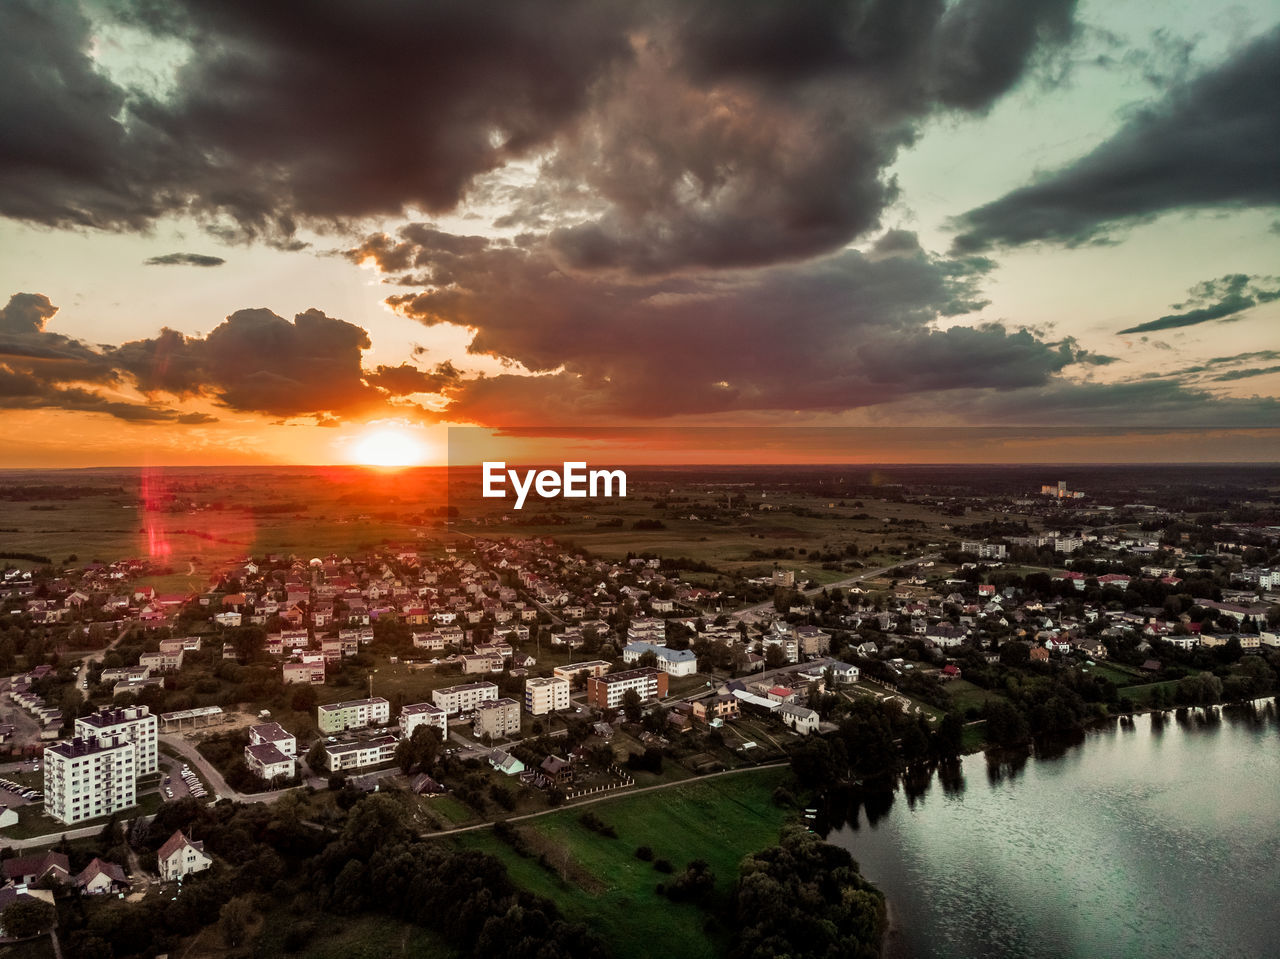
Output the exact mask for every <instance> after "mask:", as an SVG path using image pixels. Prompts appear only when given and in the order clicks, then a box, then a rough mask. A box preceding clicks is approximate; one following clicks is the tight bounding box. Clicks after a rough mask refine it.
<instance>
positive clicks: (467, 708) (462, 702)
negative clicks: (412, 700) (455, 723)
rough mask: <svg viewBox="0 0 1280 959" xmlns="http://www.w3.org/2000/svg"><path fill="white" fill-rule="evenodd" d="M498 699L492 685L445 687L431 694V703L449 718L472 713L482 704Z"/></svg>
mask: <svg viewBox="0 0 1280 959" xmlns="http://www.w3.org/2000/svg"><path fill="white" fill-rule="evenodd" d="M497 698H498V687H497V686H495V685H494V684H493V683H483V682H482V683H463V684H462V685H460V686H446V687H445V688H444V689H437V690H435V691H434V692H432V694H431V701H432V702H433V703H435V704H436V705H437V706H438V707H440V708H441V709H443V710H444V711H445V712H446V713H448V714H449V715H450V716H456V715H458V714H459V713H469V712H474V710H475V708H476V707H477V706H479V705H480V704H481V703H483V702H489V701H491V700H494V699H497Z"/></svg>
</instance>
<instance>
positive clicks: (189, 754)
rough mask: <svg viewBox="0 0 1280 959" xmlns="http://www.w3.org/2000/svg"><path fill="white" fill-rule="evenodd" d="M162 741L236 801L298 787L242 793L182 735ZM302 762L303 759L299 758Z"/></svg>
mask: <svg viewBox="0 0 1280 959" xmlns="http://www.w3.org/2000/svg"><path fill="white" fill-rule="evenodd" d="M160 741H161V742H162V743H165V744H166V745H168V746H170V747H171V748H172V749H174V750H176V751H177V752H179V753H181V754H182V756H183V758H184V759H186V760H187V761H188V763H190V765H191V766H193V767H194V768H195V769H196V771H197V772H199V773H200V776H201V778H202V779H204V781H205V782H207V783H208V784H209V786H210V787H211V788H212V789H213V791H214V792H215V793H216V794H217V795H218V796H219V797H220V798H223V799H230V800H233V801H235V802H244V803H249V802H272V801H273V800H276V799H279V798H280V797H281V796H283V795H284V794H285V793H287V792H289V791H290V790H293V789H296V788H297V787H296V786H289V787H287V788H285V789H272V790H271V791H269V792H263V793H242V792H240V791H239V790H236V789H232V788H231V787H230V786H228V785H227V781H226V780H225V779H223V778H222V773H220V772H218V770H217V769H216V768H214V765H213V763H211V762H209V760H207V759H205V758H204V757H203V756H202V755H200V750H198V749H196V747H195V746H193V745H191V743H189V742H187V741H186V740H185V739H183V738H182V737H181V736H173V735H167V736H161V737H160ZM299 762H301V760H299ZM307 785H309V786H315V787H316V788H317V789H323V788H324V787H325V786H326V785H327V781H326V780H324V779H321V778H319V777H315V778H312V779H310V780H308V781H307Z"/></svg>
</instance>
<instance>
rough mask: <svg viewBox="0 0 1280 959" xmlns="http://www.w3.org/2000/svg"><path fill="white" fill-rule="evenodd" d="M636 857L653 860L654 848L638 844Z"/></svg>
mask: <svg viewBox="0 0 1280 959" xmlns="http://www.w3.org/2000/svg"><path fill="white" fill-rule="evenodd" d="M636 858H637V859H639V860H640V861H641V862H653V850H652V849H651V848H649V847H648V846H637V847H636Z"/></svg>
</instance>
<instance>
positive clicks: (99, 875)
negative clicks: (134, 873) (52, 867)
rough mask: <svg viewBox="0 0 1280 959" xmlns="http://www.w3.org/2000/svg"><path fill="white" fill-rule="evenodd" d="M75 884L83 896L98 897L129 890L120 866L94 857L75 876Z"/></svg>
mask: <svg viewBox="0 0 1280 959" xmlns="http://www.w3.org/2000/svg"><path fill="white" fill-rule="evenodd" d="M75 884H76V888H77V889H78V890H80V892H81V894H83V895H86V896H100V895H104V894H107V893H116V892H123V891H125V890H126V889H128V888H129V879H128V877H127V876H125V874H124V869H122V868H121V867H120V866H118V865H116V864H115V863H114V862H106V861H105V860H102V859H98V858H97V857H96V856H95V857H94V859H93V860H92V861H91V862H90V863H89V865H87V866H85V867H84V869H83V870H81V871H80V873H79V874H78V875H77V876H76V879H75Z"/></svg>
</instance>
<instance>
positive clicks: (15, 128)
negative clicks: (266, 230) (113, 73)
mask: <svg viewBox="0 0 1280 959" xmlns="http://www.w3.org/2000/svg"><path fill="white" fill-rule="evenodd" d="M0 37H3V38H4V41H3V42H4V56H0V215H3V216H7V217H13V218H15V219H20V220H30V221H33V222H36V223H43V224H49V225H57V226H99V227H100V226H110V227H115V228H124V229H138V228H142V227H144V226H145V225H146V224H147V223H148V222H149V221H150V220H152V219H153V218H154V217H156V216H158V215H160V214H161V213H163V212H164V211H165V210H166V209H167V208H168V205H169V202H170V200H169V198H168V197H167V193H168V191H169V189H170V186H171V184H170V182H169V180H170V175H169V174H168V173H167V172H166V171H164V170H163V169H162V168H161V166H160V164H161V163H162V162H163V158H162V157H161V156H158V155H156V154H154V153H148V146H149V144H150V137H149V136H148V135H147V133H146V131H145V130H142V129H139V130H137V131H135V132H134V133H132V134H131V133H130V132H128V131H127V130H126V128H125V126H124V125H123V124H122V123H121V122H120V119H119V118H120V116H121V112H122V111H123V110H124V109H125V102H126V94H125V91H123V90H121V89H120V88H119V87H117V86H115V85H114V84H113V83H111V82H110V81H109V80H107V79H106V78H105V77H103V76H102V75H101V74H99V73H98V72H96V70H95V69H94V64H93V61H92V60H91V59H90V57H89V56H88V52H87V51H88V50H89V48H90V45H91V43H92V27H91V25H90V23H89V21H88V20H87V19H86V17H85V16H84V15H83V14H82V13H81V11H80V9H79V8H78V7H77V5H76V4H73V3H38V2H34V0H9V2H5V3H0Z"/></svg>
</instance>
